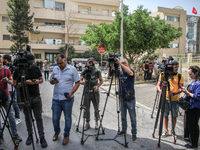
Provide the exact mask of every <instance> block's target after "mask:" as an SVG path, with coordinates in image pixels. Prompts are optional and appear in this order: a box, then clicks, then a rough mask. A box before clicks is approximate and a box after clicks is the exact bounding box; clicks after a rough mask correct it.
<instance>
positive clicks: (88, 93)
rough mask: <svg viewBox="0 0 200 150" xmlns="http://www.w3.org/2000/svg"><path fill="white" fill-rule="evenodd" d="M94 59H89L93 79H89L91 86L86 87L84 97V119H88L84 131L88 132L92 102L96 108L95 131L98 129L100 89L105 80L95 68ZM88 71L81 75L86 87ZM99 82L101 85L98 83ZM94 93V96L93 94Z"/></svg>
mask: <svg viewBox="0 0 200 150" xmlns="http://www.w3.org/2000/svg"><path fill="white" fill-rule="evenodd" d="M94 63H95V62H94V58H92V57H90V58H88V61H87V65H89V66H90V68H91V70H92V71H91V79H89V86H88V87H85V88H86V89H85V93H84V94H85V96H84V106H85V108H86V110H85V113H84V116H83V117H84V118H86V125H85V128H84V130H85V131H86V130H88V129H89V128H90V123H89V122H90V101H92V103H93V106H94V109H95V111H94V117H95V129H96V130H97V129H98V120H99V98H100V97H99V87H100V86H101V85H102V84H103V79H102V76H101V72H100V71H99V70H97V69H96V68H95V65H94ZM85 75H86V69H85V70H83V72H82V73H81V77H80V79H81V82H80V83H81V84H82V85H85V80H83V79H85V78H86V76H85ZM98 80H99V83H98ZM93 93H94V94H93Z"/></svg>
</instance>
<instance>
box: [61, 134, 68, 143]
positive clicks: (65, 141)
mask: <svg viewBox="0 0 200 150" xmlns="http://www.w3.org/2000/svg"><path fill="white" fill-rule="evenodd" d="M67 143H69V136H64V138H63V142H62V144H63V145H66V144H67Z"/></svg>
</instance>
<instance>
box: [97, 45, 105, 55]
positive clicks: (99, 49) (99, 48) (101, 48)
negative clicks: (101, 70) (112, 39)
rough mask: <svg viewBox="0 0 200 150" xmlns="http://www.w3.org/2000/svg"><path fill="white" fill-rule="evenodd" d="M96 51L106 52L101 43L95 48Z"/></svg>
mask: <svg viewBox="0 0 200 150" xmlns="http://www.w3.org/2000/svg"><path fill="white" fill-rule="evenodd" d="M97 50H98V52H99V53H100V54H104V53H105V52H106V50H105V49H104V47H102V46H101V45H100V46H99V47H98V48H97Z"/></svg>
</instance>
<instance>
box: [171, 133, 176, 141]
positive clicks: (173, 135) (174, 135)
mask: <svg viewBox="0 0 200 150" xmlns="http://www.w3.org/2000/svg"><path fill="white" fill-rule="evenodd" d="M171 134H172V138H174V137H175V139H176V140H177V135H176V133H175V131H174V134H173V133H171Z"/></svg>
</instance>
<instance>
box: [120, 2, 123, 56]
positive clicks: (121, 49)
mask: <svg viewBox="0 0 200 150" xmlns="http://www.w3.org/2000/svg"><path fill="white" fill-rule="evenodd" d="M120 53H121V60H122V59H123V0H121V44H120Z"/></svg>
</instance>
